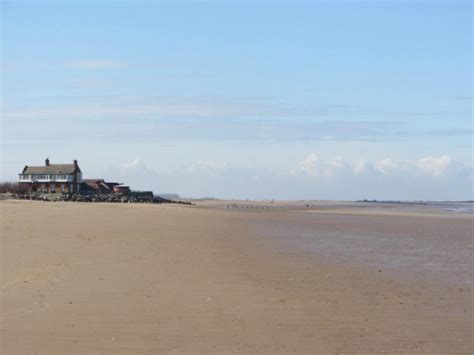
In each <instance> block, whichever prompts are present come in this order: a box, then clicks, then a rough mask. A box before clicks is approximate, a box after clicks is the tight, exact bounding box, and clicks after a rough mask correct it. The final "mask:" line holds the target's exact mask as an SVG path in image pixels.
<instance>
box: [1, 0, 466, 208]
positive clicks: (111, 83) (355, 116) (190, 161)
mask: <svg viewBox="0 0 474 355" xmlns="http://www.w3.org/2000/svg"><path fill="white" fill-rule="evenodd" d="M0 6H1V7H0V9H1V42H2V45H1V52H0V59H1V101H0V110H1V123H2V125H1V163H2V164H1V179H2V180H4V181H5V180H16V179H17V177H18V173H20V172H21V170H22V169H23V166H24V165H42V164H44V159H45V158H46V157H49V158H50V160H51V163H66V162H72V160H73V159H77V160H78V161H79V165H80V167H81V169H82V171H83V175H84V177H88V178H106V179H109V180H113V181H119V182H124V183H127V184H129V185H131V186H132V188H134V189H145V190H153V191H154V192H156V193H178V194H180V195H181V196H186V197H217V198H241V199H247V198H248V199H331V200H354V199H364V198H367V199H393V200H467V199H473V198H474V192H473V183H474V173H473V144H472V138H473V120H472V106H473V81H472V65H473V63H472V59H473V58H472V57H473V47H472V46H473V37H472V36H473V32H472V19H473V8H472V3H471V2H470V1H464V2H461V1H420V2H416V1H363V2H362V1H347V2H342V1H332V2H320V1H319V2H318V1H304V2H303V1H301V2H300V1H291V2H290V1H227V2H224V1H213V2H198V1H190V2H184V1H174V2H161V1H154V2H152V1H67V2H66V1H51V2H47V1H5V0H3V1H1V2H0Z"/></svg>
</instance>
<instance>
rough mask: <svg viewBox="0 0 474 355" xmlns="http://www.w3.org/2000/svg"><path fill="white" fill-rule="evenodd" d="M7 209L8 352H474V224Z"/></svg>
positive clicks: (374, 214) (439, 214) (277, 207)
mask: <svg viewBox="0 0 474 355" xmlns="http://www.w3.org/2000/svg"><path fill="white" fill-rule="evenodd" d="M234 205H236V206H237V208H235V207H233V206H234ZM0 209H1V230H0V231H1V263H0V266H1V279H0V281H1V282H0V286H1V287H0V297H1V328H0V341H1V343H0V350H1V351H0V352H1V354H5V355H13V354H14V355H17V354H48V355H53V354H158V353H176V354H229V353H242V354H314V353H320V354H335V353H338V354H342V353H368V354H372V353H409V354H411V353H413V354H417V353H425V354H471V353H472V352H473V344H472V334H473V293H474V290H473V280H474V275H473V261H472V259H473V239H472V238H473V226H474V223H473V222H474V218H473V216H472V214H468V213H457V212H453V210H449V209H448V208H446V209H444V208H435V207H433V206H417V207H411V206H408V207H406V206H390V205H389V206H373V205H370V204H355V203H348V204H344V203H317V202H314V203H309V202H298V203H296V202H295V203H280V204H279V203H270V202H261V203H257V202H255V203H253V202H235V201H222V202H216V201H211V202H202V203H197V204H196V205H195V206H181V205H147V204H106V203H104V204H86V203H66V202H57V203H42V202H32V201H12V200H6V201H0Z"/></svg>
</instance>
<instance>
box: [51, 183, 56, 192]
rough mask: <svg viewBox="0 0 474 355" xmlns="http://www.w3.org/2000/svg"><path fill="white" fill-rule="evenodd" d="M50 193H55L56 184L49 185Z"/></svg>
mask: <svg viewBox="0 0 474 355" xmlns="http://www.w3.org/2000/svg"><path fill="white" fill-rule="evenodd" d="M51 192H52V193H55V192H56V184H54V183H53V184H51Z"/></svg>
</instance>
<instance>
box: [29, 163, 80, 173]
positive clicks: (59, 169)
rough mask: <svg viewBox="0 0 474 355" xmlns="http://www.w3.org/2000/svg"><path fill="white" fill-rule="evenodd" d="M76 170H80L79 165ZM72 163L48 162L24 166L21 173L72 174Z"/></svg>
mask: <svg viewBox="0 0 474 355" xmlns="http://www.w3.org/2000/svg"><path fill="white" fill-rule="evenodd" d="M77 169H78V172H80V171H81V169H79V167H78V168H77ZM74 170H75V166H74V164H50V165H47V166H46V165H45V166H25V169H23V174H73V173H74Z"/></svg>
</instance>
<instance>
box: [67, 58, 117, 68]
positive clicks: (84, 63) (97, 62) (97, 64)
mask: <svg viewBox="0 0 474 355" xmlns="http://www.w3.org/2000/svg"><path fill="white" fill-rule="evenodd" d="M68 66H70V67H73V68H80V69H114V68H123V67H125V66H126V64H125V63H123V62H119V61H115V60H104V59H94V60H77V61H73V62H70V63H68Z"/></svg>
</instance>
